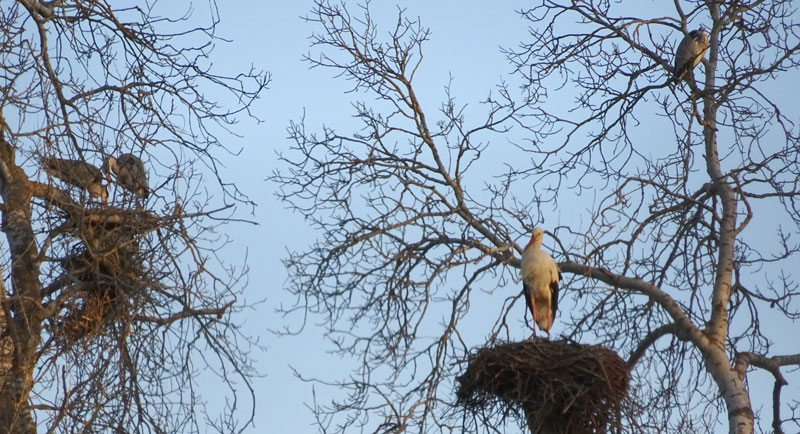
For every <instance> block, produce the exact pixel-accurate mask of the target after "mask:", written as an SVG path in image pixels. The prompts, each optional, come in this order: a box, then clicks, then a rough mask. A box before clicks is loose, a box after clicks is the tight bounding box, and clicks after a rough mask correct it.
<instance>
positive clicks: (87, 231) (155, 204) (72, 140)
mask: <svg viewBox="0 0 800 434" xmlns="http://www.w3.org/2000/svg"><path fill="white" fill-rule="evenodd" d="M169 8H174V5H171V6H168V7H166V6H165V5H163V4H159V3H158V2H148V3H147V4H141V5H116V4H114V2H111V3H108V2H104V1H95V0H91V1H86V0H82V1H61V0H55V1H39V0H18V1H14V2H8V3H6V4H4V5H3V7H2V9H0V33H2V36H1V37H0V46H1V47H2V48H1V49H0V89H2V93H0V121H2V122H0V195H2V198H3V203H2V204H0V213H2V225H3V232H4V234H5V241H4V242H3V243H2V244H3V247H4V248H3V250H2V252H3V253H2V263H1V264H2V271H3V278H2V285H3V286H2V290H0V297H1V298H0V306H2V310H0V432H4V433H35V432H37V430H38V431H40V432H112V431H113V432H156V433H168V432H198V431H200V430H201V426H203V430H204V431H205V430H206V429H207V426H209V425H210V426H211V427H212V428H215V429H217V430H219V431H221V432H235V431H239V430H241V429H243V428H244V426H246V425H247V424H248V421H249V420H252V408H253V407H252V399H253V390H252V387H251V385H250V384H251V383H250V379H251V378H252V375H254V373H255V371H254V370H253V367H252V366H251V360H250V358H249V356H248V352H249V351H250V350H251V349H252V348H251V345H252V342H251V341H250V340H249V338H248V337H247V336H244V335H242V334H241V332H240V331H239V330H238V329H237V327H236V323H235V316H234V314H235V313H236V312H238V311H239V309H240V308H241V307H242V306H240V305H239V304H236V302H237V296H238V294H240V292H241V291H242V289H243V287H242V283H243V280H242V279H243V278H244V277H245V276H246V271H247V269H246V267H245V266H232V265H228V264H225V263H224V262H222V261H220V260H219V258H217V256H216V252H217V250H218V249H219V248H221V247H222V246H224V245H225V244H226V243H227V239H226V238H225V236H224V232H220V229H221V228H220V225H222V224H223V223H224V222H226V221H229V220H231V219H232V218H233V215H234V214H233V212H234V210H235V209H236V206H237V205H243V204H248V203H249V201H248V200H247V198H246V196H244V195H243V194H242V193H241V192H240V191H238V190H237V189H236V188H235V186H234V185H233V184H230V183H226V182H223V180H222V179H221V178H220V176H221V174H220V173H219V172H218V171H217V170H216V168H217V163H218V157H219V156H220V153H227V152H230V151H229V150H228V148H227V147H226V146H225V144H224V143H222V141H221V138H222V137H225V136H226V135H227V134H228V132H227V128H228V126H229V125H231V124H232V123H233V122H235V121H236V116H237V115H248V114H249V113H248V111H249V108H250V106H251V104H252V102H253V101H254V100H255V99H256V98H258V97H259V95H260V94H261V93H262V91H263V90H264V89H265V88H266V85H267V83H268V79H269V77H268V75H266V74H264V73H262V72H259V71H257V70H254V69H252V68H251V69H250V70H245V71H244V72H242V73H241V74H236V75H234V76H224V75H220V74H217V73H214V72H213V71H212V69H211V68H210V62H209V61H208V55H209V53H211V51H212V48H213V47H214V44H215V43H217V42H220V41H218V40H216V36H214V35H215V34H214V29H215V27H216V25H217V23H218V19H219V17H218V14H217V10H216V5H215V4H214V2H213V1H211V2H209V11H210V14H209V16H207V17H206V18H203V17H202V16H197V15H194V16H193V15H192V14H190V13H187V12H186V11H176V10H175V9H172V10H170V9H169ZM176 12H177V14H178V16H177V17H174V15H175V14H176ZM203 21H205V22H203ZM211 93H215V94H216V95H219V98H220V99H219V100H214V99H210V98H209V97H208V96H207V95H209V94H211ZM226 106H227V107H230V108H225V107H226ZM124 154H128V155H127V156H123V157H122V158H121V159H120V160H118V161H120V162H121V163H120V164H127V165H128V166H127V167H128V168H130V167H134V168H135V169H136V171H135V172H133V173H135V176H136V177H137V179H136V182H137V183H138V184H135V185H136V186H138V187H137V188H136V191H135V194H134V193H133V192H130V191H128V190H126V187H127V188H128V189H130V186H131V185H132V184H131V183H130V182H131V181H130V179H129V177H130V176H131V175H130V174H131V173H132V172H127V173H126V172H124V171H123V169H124V168H123V169H120V167H116V168H114V167H109V166H108V165H106V164H105V163H106V162H107V161H109V160H108V157H120V155H124ZM131 164H133V165H134V166H131ZM101 167H102V169H101ZM111 169H114V170H111ZM141 169H144V170H141ZM115 170H116V171H115ZM127 170H131V169H127ZM208 174H211V176H212V179H215V180H216V182H212V183H208V182H205V180H204V179H203V177H204V176H206V177H207V176H208ZM126 177H128V178H126ZM148 178H149V179H148ZM144 183H149V185H148V186H147V188H144V186H145V185H146V184H144ZM215 186H216V187H215ZM106 193H108V194H109V196H108V197H106ZM148 194H149V196H148ZM221 234H222V235H221ZM208 368H211V369H208ZM202 372H206V374H205V375H207V376H210V375H213V373H217V374H218V380H219V384H221V385H222V387H223V388H226V389H227V391H228V393H227V395H225V397H224V399H225V401H224V403H222V404H219V405H217V404H215V406H214V408H209V409H206V408H205V406H204V400H203V398H202V389H201V388H199V387H198V375H199V374H200V373H202ZM209 378H211V377H209ZM222 399H223V398H221V399H220V401H222ZM219 407H225V408H219ZM242 415H244V416H243V417H242Z"/></svg>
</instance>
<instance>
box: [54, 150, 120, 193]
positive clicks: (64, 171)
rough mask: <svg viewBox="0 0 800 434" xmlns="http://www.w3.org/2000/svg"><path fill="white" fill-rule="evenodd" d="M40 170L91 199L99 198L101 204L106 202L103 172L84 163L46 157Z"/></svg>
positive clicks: (106, 190)
mask: <svg viewBox="0 0 800 434" xmlns="http://www.w3.org/2000/svg"><path fill="white" fill-rule="evenodd" d="M42 168H44V171H45V172H46V173H47V174H48V175H50V176H52V177H54V178H58V179H60V180H62V181H64V182H65V183H67V184H70V185H74V186H75V187H78V188H82V189H84V190H86V191H87V192H88V193H89V196H91V197H99V198H100V200H102V201H103V202H106V201H107V200H108V189H106V186H105V185H103V172H101V171H100V169H98V168H97V167H95V166H92V165H91V164H89V163H87V162H85V161H82V160H67V159H64V158H55V157H47V158H45V159H43V160H42Z"/></svg>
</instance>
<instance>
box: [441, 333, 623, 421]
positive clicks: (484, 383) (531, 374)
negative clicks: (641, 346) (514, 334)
mask: <svg viewBox="0 0 800 434" xmlns="http://www.w3.org/2000/svg"><path fill="white" fill-rule="evenodd" d="M467 362H468V366H467V370H466V372H464V374H463V375H461V376H460V377H458V378H457V382H458V390H457V391H456V396H457V398H458V404H459V405H460V406H462V407H463V408H464V409H465V410H466V411H468V412H471V413H473V414H474V415H486V414H500V415H502V416H503V417H505V416H506V415H508V414H513V415H516V416H517V417H520V416H522V417H524V418H525V421H526V423H527V425H528V428H529V429H530V431H531V432H532V433H548V434H550V433H578V434H580V433H605V432H606V430H607V429H608V427H609V425H616V424H618V422H619V420H618V415H619V414H620V406H621V403H622V400H623V398H624V397H625V396H626V394H627V391H628V382H629V379H630V371H629V370H628V367H627V364H626V363H625V361H624V360H622V358H620V357H619V356H618V355H617V354H616V353H615V352H613V351H611V350H609V349H608V348H605V347H602V346H598V345H580V344H578V343H575V342H567V341H563V340H562V341H550V340H545V339H536V338H534V339H532V340H527V341H523V342H512V343H505V344H499V345H495V346H493V347H485V348H481V349H479V350H478V351H477V352H475V353H474V354H472V355H471V356H469V358H468V360H467Z"/></svg>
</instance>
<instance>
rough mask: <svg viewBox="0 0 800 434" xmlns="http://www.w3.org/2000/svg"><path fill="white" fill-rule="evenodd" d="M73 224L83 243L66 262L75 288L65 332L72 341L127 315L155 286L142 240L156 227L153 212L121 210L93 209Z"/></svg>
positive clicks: (67, 274) (66, 272)
mask: <svg viewBox="0 0 800 434" xmlns="http://www.w3.org/2000/svg"><path fill="white" fill-rule="evenodd" d="M80 217H81V218H79V219H76V220H74V221H73V224H72V225H71V226H69V235H70V236H71V237H74V238H77V239H78V240H79V241H78V242H76V243H74V244H73V245H72V247H71V249H70V252H69V254H68V255H67V256H66V257H65V258H63V259H62V260H61V267H62V269H63V271H64V274H63V275H62V277H61V278H62V279H64V281H65V287H66V290H71V291H72V297H71V300H70V302H69V303H68V304H69V305H70V307H69V308H68V309H67V312H66V315H65V316H64V317H63V320H62V322H61V327H60V330H61V331H62V333H63V335H64V337H66V338H67V339H68V341H75V340H78V339H80V338H83V337H86V336H91V335H95V334H97V333H100V332H101V331H102V329H103V326H104V325H105V324H107V323H108V322H109V321H112V320H114V319H121V318H124V317H126V316H127V314H128V313H129V312H130V311H131V309H132V307H133V306H135V305H136V304H137V303H136V300H137V299H138V300H141V299H142V298H143V296H144V295H145V294H146V289H147V287H148V286H149V285H148V283H147V279H146V276H147V270H146V269H145V267H144V265H143V264H144V260H143V258H142V255H141V253H142V252H140V247H139V246H140V240H141V238H142V236H143V235H144V234H146V233H147V232H149V231H150V230H152V229H153V228H154V222H155V220H154V218H153V216H152V215H151V214H148V213H144V212H141V211H125V210H120V209H117V208H107V209H102V210H91V211H87V213H86V214H85V215H83V216H80Z"/></svg>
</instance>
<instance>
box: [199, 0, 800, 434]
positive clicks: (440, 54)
mask: <svg viewBox="0 0 800 434" xmlns="http://www.w3.org/2000/svg"><path fill="white" fill-rule="evenodd" d="M403 5H404V7H406V8H407V14H408V15H409V16H419V17H420V18H421V20H422V23H423V25H425V26H427V27H429V28H430V29H431V30H432V36H431V40H430V41H429V42H428V43H427V44H425V46H424V47H425V60H424V61H423V68H422V70H421V73H420V74H419V76H418V87H417V92H418V95H419V96H420V98H421V100H422V102H423V104H425V105H426V106H427V107H429V110H430V111H435V110H437V109H438V107H439V106H440V104H441V102H442V101H443V99H444V90H443V87H444V86H445V85H446V84H447V83H448V80H449V77H450V75H451V74H452V76H453V77H454V82H453V87H452V93H453V94H454V95H455V96H456V98H457V100H458V102H459V103H461V104H477V102H478V101H480V100H482V99H483V98H485V96H486V95H487V93H488V92H489V91H490V90H492V88H493V87H494V86H495V85H496V84H497V83H498V82H499V81H500V80H501V79H502V78H503V77H506V76H507V74H509V73H510V72H511V67H510V65H509V64H508V63H507V62H506V61H505V58H504V56H503V54H501V53H500V49H499V48H500V46H504V47H513V46H516V44H517V43H518V42H520V41H521V40H524V38H525V36H526V34H527V32H526V29H527V22H526V21H523V20H522V19H521V18H520V17H519V16H518V15H517V14H516V12H515V10H517V9H520V8H521V7H523V6H525V5H526V2H523V1H503V2H486V1H455V0H445V1H436V2H432V1H408V2H404V3H403ZM312 6H313V2H312V1H310V0H301V1H281V2H276V1H266V2H243V1H231V2H225V3H224V4H220V7H221V10H220V15H221V20H222V21H221V24H220V26H219V28H218V31H219V32H218V34H219V35H220V36H222V37H225V38H227V39H230V40H232V41H233V42H232V43H229V44H220V45H219V46H218V47H217V49H216V50H215V52H214V53H213V56H212V58H211V60H212V62H213V63H214V65H215V66H217V67H219V68H221V70H222V72H228V73H230V72H231V71H235V70H236V68H246V67H248V66H249V65H250V64H253V65H255V66H256V68H259V69H264V70H267V71H269V72H270V73H271V74H272V82H271V84H270V87H269V90H268V91H267V92H266V93H265V94H264V96H263V98H262V100H261V101H260V102H259V103H258V104H256V106H255V108H254V113H255V114H256V115H257V116H259V117H260V118H261V119H262V120H263V121H264V122H263V123H261V124H256V123H255V122H253V121H252V120H250V119H246V118H242V122H241V124H240V125H239V126H238V128H237V130H236V132H237V133H238V134H240V135H241V136H242V137H241V138H239V139H235V140H232V141H231V142H230V147H231V148H242V153H241V155H240V156H238V157H235V158H224V159H223V160H224V161H226V163H227V167H226V168H225V169H224V171H223V175H227V179H228V180H230V181H233V182H236V183H237V185H238V186H239V187H240V188H241V189H242V190H243V191H244V192H245V193H246V194H248V195H249V196H250V198H251V199H252V200H253V201H255V202H256V203H257V204H258V207H257V209H256V211H255V215H254V216H247V215H246V213H243V214H245V215H240V217H244V218H248V217H249V218H252V219H253V220H255V221H257V222H259V225H258V226H250V225H245V224H238V225H230V226H228V227H227V230H228V232H229V234H230V236H231V237H232V238H233V239H234V240H235V244H234V245H232V246H229V247H227V248H226V251H225V253H224V254H225V257H226V258H228V261H229V262H232V263H237V262H241V260H242V259H243V258H244V256H245V252H247V256H248V263H249V265H250V267H251V271H250V274H249V285H248V287H247V290H246V294H247V296H248V298H249V299H250V300H251V301H255V300H259V299H264V300H265V301H264V302H263V303H262V304H260V305H258V306H257V307H256V308H255V309H254V310H252V311H250V312H245V314H244V316H243V318H244V319H243V321H244V322H245V329H246V330H247V331H248V332H249V333H250V334H252V335H256V336H259V337H260V342H261V344H262V345H264V346H265V347H266V352H264V353H260V354H254V357H255V358H256V360H257V363H256V366H257V368H258V369H259V370H260V371H261V372H262V373H263V374H265V377H263V378H261V379H259V380H257V381H256V383H255V387H256V391H255V392H256V400H257V403H256V416H255V428H254V429H248V432H254V433H256V432H270V433H305V432H316V431H317V429H316V427H315V426H313V417H312V414H311V412H310V411H309V410H308V408H306V407H305V403H308V402H311V400H312V386H311V385H310V384H307V383H303V382H301V381H300V380H298V379H296V378H295V377H294V376H293V374H292V371H291V369H290V366H292V367H294V368H297V369H299V370H300V371H301V372H303V373H304V374H306V375H308V376H319V377H324V378H329V379H336V378H338V377H339V376H344V375H346V374H347V373H348V372H349V370H350V368H351V366H350V365H349V364H348V361H347V360H339V359H336V358H333V357H331V356H329V355H328V354H327V353H326V350H328V349H329V347H328V344H327V343H326V342H324V340H323V339H322V338H321V333H322V329H321V328H319V327H317V326H316V325H315V320H316V318H313V317H312V318H310V319H309V323H308V325H307V326H306V328H305V330H303V332H302V333H301V334H300V335H299V336H294V337H281V338H278V337H276V336H274V335H273V334H272V333H270V330H272V329H280V328H283V327H285V326H288V327H292V326H293V325H296V320H295V321H294V322H292V321H289V320H287V319H286V318H283V317H281V316H279V315H278V314H276V313H275V308H276V306H278V305H281V304H283V305H287V304H291V303H292V301H293V300H292V299H291V298H289V297H288V296H287V294H286V293H285V292H284V291H283V290H282V287H283V285H284V282H285V279H286V271H285V269H284V267H283V265H282V264H281V258H283V257H285V256H286V251H287V249H292V250H303V249H305V248H306V247H308V246H309V245H310V244H311V243H312V242H313V241H314V240H315V234H314V233H313V232H312V231H311V230H310V228H309V227H308V226H307V225H306V224H305V222H304V221H303V219H302V218H301V217H300V216H297V215H293V214H292V213H291V212H289V211H287V210H285V209H284V205H283V204H281V203H279V202H277V201H276V199H275V198H274V195H273V194H274V191H275V188H276V186H275V185H274V184H271V183H269V182H267V181H265V178H266V177H267V176H268V175H269V174H270V172H271V171H272V170H274V169H275V168H276V165H277V164H278V163H277V160H276V157H275V152H276V151H281V150H286V149H287V148H288V147H289V146H290V145H291V143H290V142H289V140H287V138H286V136H287V133H286V127H287V126H288V124H289V121H290V120H297V119H299V118H300V117H301V116H303V114H304V113H305V119H306V123H307V125H308V126H309V127H313V128H319V127H320V126H321V125H323V124H326V125H329V126H333V127H336V128H339V129H342V130H345V131H347V130H348V128H347V127H348V126H352V125H355V124H354V123H353V120H352V118H351V117H350V116H351V115H350V114H351V113H352V110H351V107H350V102H352V101H355V100H368V99H369V98H371V97H369V96H367V97H365V96H364V95H363V94H345V93H344V92H345V91H346V90H348V89H349V86H348V83H347V82H345V81H344V80H342V79H335V78H334V77H333V75H334V73H333V71H330V70H324V69H314V70H309V68H308V66H309V65H308V64H306V63H304V62H302V61H301V56H302V55H303V54H304V53H307V52H308V51H309V50H310V48H309V39H308V38H309V35H310V34H311V33H312V31H315V30H317V29H316V28H315V27H314V24H313V23H306V22H304V21H303V20H301V19H300V16H302V15H306V14H307V12H308V10H309V9H310V8H311V7H312ZM395 7H396V6H395V4H394V3H393V2H384V1H374V2H373V4H372V8H373V9H374V11H375V12H376V17H383V16H385V17H388V18H392V17H393V16H394V13H395ZM379 24H380V22H379ZM389 24H391V23H389ZM242 211H245V210H244V209H242ZM562 212H563V210H562ZM554 331H555V333H556V334H557V333H558V332H560V331H561V330H559V328H558V324H556V325H555V328H554ZM797 390H798V389H797V385H792V386H790V387H787V388H785V389H784V397H786V396H789V394H790V393H793V392H792V391H794V392H796V391H797ZM325 393H326V392H325V391H322V390H320V389H317V394H318V398H320V397H325V396H326V395H325ZM206 398H208V403H209V406H211V407H212V408H213V406H214V405H219V403H218V402H216V401H215V400H214V396H213V395H212V396H206ZM784 399H786V398H784ZM321 400H323V401H324V399H321ZM763 402H764V401H763V400H762V401H759V400H757V399H754V404H755V405H759V404H763ZM209 410H210V412H211V413H214V411H213V409H211V408H210V409H209Z"/></svg>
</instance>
